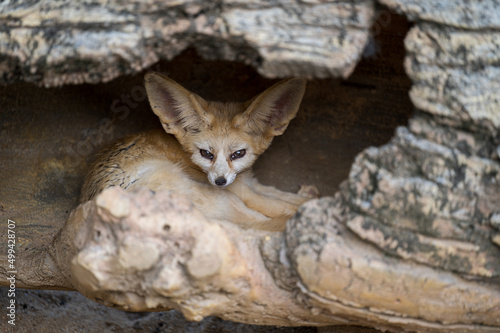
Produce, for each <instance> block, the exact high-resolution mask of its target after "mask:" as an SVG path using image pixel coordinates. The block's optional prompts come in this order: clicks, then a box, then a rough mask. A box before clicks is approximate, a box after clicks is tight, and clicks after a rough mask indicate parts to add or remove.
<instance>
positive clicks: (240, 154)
mask: <svg viewBox="0 0 500 333" xmlns="http://www.w3.org/2000/svg"><path fill="white" fill-rule="evenodd" d="M246 152H247V151H246V150H245V149H240V150H237V151H235V152H234V153H232V154H231V161H234V160H237V159H238V158H242V157H243V156H245V154H246Z"/></svg>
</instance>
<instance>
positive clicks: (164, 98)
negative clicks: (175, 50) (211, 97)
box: [144, 72, 208, 135]
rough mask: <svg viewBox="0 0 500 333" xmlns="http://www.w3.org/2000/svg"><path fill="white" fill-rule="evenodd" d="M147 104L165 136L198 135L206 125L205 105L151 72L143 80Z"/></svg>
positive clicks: (185, 90)
mask: <svg viewBox="0 0 500 333" xmlns="http://www.w3.org/2000/svg"><path fill="white" fill-rule="evenodd" d="M144 81H145V86H146V92H147V94H148V98H149V104H150V105H151V109H153V112H154V113H155V114H156V115H157V116H158V117H159V118H160V121H161V122H162V125H163V128H164V129H165V131H166V132H167V133H171V134H174V135H178V134H183V133H185V132H198V131H200V126H202V125H203V123H204V122H206V121H208V119H207V118H208V116H207V114H206V113H205V111H204V110H203V107H204V106H206V104H207V102H206V101H205V100H204V99H203V98H201V97H200V96H198V95H196V94H194V93H192V92H190V91H189V90H187V89H185V88H184V87H182V86H181V85H180V84H178V83H177V82H175V81H174V80H172V79H170V78H168V77H167V76H165V75H163V74H160V73H155V72H150V73H147V74H146V76H145V77H144Z"/></svg>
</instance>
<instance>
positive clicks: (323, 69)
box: [0, 0, 373, 86]
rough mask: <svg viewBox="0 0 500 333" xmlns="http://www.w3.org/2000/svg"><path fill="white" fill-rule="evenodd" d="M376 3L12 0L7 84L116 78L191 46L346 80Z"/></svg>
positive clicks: (5, 46) (2, 77)
mask: <svg viewBox="0 0 500 333" xmlns="http://www.w3.org/2000/svg"><path fill="white" fill-rule="evenodd" d="M372 5H373V4H372V1H366V0H365V1H363V0H357V1H334V0H328V1H299V0H294V1H288V0H275V1H270V2H269V1H262V0H252V1H239V0H217V1H201V0H190V1H173V0H169V1H163V0H148V1H127V2H120V1H102V0H91V1H85V2H78V3H76V2H72V1H62V2H54V1H50V0H42V1H33V0H24V1H20V2H18V1H15V2H13V1H5V2H3V3H1V4H0V22H1V23H0V40H2V43H1V44H0V82H3V83H9V82H13V81H19V80H24V81H29V82H35V83H38V84H41V85H44V86H61V85H64V84H80V83H98V82H107V81H110V80H112V79H114V78H116V77H118V76H120V75H125V74H134V73H137V72H140V71H142V70H143V69H145V68H147V67H149V66H151V65H153V64H155V63H156V62H158V60H160V59H167V60H170V59H172V58H173V57H174V56H176V55H178V54H179V53H181V51H183V50H184V49H186V48H187V47H189V46H194V47H195V48H196V49H197V50H198V52H199V54H200V55H202V56H203V57H204V58H206V59H225V60H232V61H241V62H245V63H247V64H250V65H252V66H253V67H255V68H256V69H257V70H258V71H259V73H260V74H261V75H263V76H265V77H269V78H275V77H286V76H304V77H308V78H328V77H339V76H342V77H346V76H348V75H349V74H350V73H351V72H352V71H353V69H354V67H355V65H356V63H357V62H358V60H359V58H360V55H361V53H362V51H363V48H364V46H365V44H366V41H367V39H368V29H369V28H370V25H371V19H372V16H373V8H372Z"/></svg>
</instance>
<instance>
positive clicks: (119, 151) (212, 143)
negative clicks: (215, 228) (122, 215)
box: [81, 73, 308, 230]
mask: <svg viewBox="0 0 500 333" xmlns="http://www.w3.org/2000/svg"><path fill="white" fill-rule="evenodd" d="M145 85H146V91H147V94H148V98H149V102H150V104H151V108H152V109H153V112H154V113H155V114H156V115H157V116H158V117H159V118H160V121H161V123H162V125H163V129H164V130H165V131H161V130H156V131H150V132H144V133H140V134H136V135H132V136H129V137H126V138H124V139H122V140H121V141H119V142H117V143H115V144H114V145H112V146H110V147H108V148H107V149H105V150H104V151H102V152H101V153H100V155H99V156H98V158H97V159H96V161H95V162H94V163H93V165H92V167H91V169H90V172H89V174H88V175H87V177H86V179H85V183H84V185H83V188H82V195H81V202H84V201H87V200H90V199H91V198H92V197H94V196H95V195H96V194H97V193H99V192H101V191H102V190H104V189H106V188H108V187H111V186H120V187H122V188H123V189H126V190H134V189H136V188H138V187H146V188H149V189H151V190H154V191H157V190H163V189H166V190H172V191H175V192H178V193H183V194H186V195H187V196H188V197H189V198H190V199H191V200H192V201H193V203H194V205H195V207H196V208H197V209H198V210H200V211H201V212H202V213H203V214H204V215H205V216H206V217H207V218H209V219H217V220H225V221H229V222H232V223H236V224H239V225H240V226H242V227H244V228H256V229H264V230H283V229H284V227H285V223H286V221H287V220H288V219H289V218H290V217H291V216H292V215H293V214H294V213H295V211H296V210H297V208H298V206H299V205H300V204H302V203H303V202H305V201H307V200H308V198H306V197H303V196H300V195H297V194H292V193H287V192H282V191H279V190H277V189H276V188H274V187H271V186H264V185H261V184H259V183H258V181H257V180H256V179H255V178H254V176H253V174H252V172H251V170H250V168H251V166H252V164H253V163H254V162H255V160H256V158H257V157H258V156H259V155H260V154H262V153H263V152H264V150H266V149H267V147H268V146H269V144H270V143H271V141H272V139H273V138H274V136H277V135H281V134H283V132H284V131H285V129H286V127H287V126H288V123H289V122H290V120H291V119H292V118H294V117H295V114H296V113H297V110H298V109H299V105H300V102H301V100H302V96H303V95H304V90H305V86H306V81H305V80H303V79H288V80H284V81H281V82H279V83H277V84H275V85H273V86H272V87H270V88H269V89H267V90H266V91H264V92H263V93H261V94H260V95H258V96H256V97H254V98H253V99H251V100H250V101H248V102H246V103H221V102H210V101H206V100H204V99H203V98H201V97H200V96H198V95H196V94H194V93H192V92H190V91H188V90H186V89H185V88H183V87H182V86H181V85H179V84H177V83H176V82H174V81H173V80H171V79H170V78H168V77H167V76H165V75H162V74H159V73H148V74H146V77H145ZM165 132H166V133H165Z"/></svg>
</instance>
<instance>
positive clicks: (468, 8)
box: [341, 0, 500, 282]
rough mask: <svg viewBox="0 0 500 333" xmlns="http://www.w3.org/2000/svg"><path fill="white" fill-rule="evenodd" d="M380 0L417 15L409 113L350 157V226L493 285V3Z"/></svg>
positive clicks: (496, 190)
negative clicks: (384, 140)
mask: <svg viewBox="0 0 500 333" xmlns="http://www.w3.org/2000/svg"><path fill="white" fill-rule="evenodd" d="M381 2H382V3H384V4H386V5H387V6H389V7H390V8H392V9H394V10H398V11H401V12H402V13H404V14H406V15H408V17H409V18H410V19H412V20H415V21H416V24H415V26H414V27H413V28H412V29H411V30H410V32H409V33H408V35H407V37H406V40H405V45H406V49H407V52H408V53H407V56H406V60H405V68H406V72H407V73H408V75H409V77H410V79H411V80H412V81H413V85H412V88H411V91H410V97H411V99H412V102H413V103H414V105H415V107H416V112H415V115H414V117H413V118H412V119H411V120H410V122H409V125H408V127H407V128H406V127H401V128H399V129H398V130H397V131H396V135H395V137H394V138H393V139H392V140H391V142H390V143H389V144H388V145H386V146H383V147H381V148H371V149H368V150H366V151H365V152H363V153H362V154H360V155H359V156H358V158H357V159H356V162H355V163H354V165H353V168H352V170H351V174H350V176H349V180H348V181H347V182H346V183H345V184H344V187H343V189H342V190H341V193H342V196H343V200H344V202H345V204H346V205H347V206H348V207H349V209H348V211H349V212H348V216H349V217H348V220H347V226H348V227H349V228H350V229H351V230H352V231H353V232H355V233H356V234H358V235H359V236H360V237H361V238H363V239H365V240H367V241H368V242H370V243H372V244H375V245H376V246H377V247H379V248H380V249H382V250H383V251H385V252H386V253H389V254H391V255H394V256H397V257H400V258H401V259H405V260H411V261H414V262H418V263H423V264H425V265H428V266H430V267H434V268H439V269H443V270H446V271H451V272H456V273H459V274H461V275H462V276H468V277H469V278H472V277H474V278H478V279H484V280H485V281H490V282H493V281H498V277H499V275H500V262H499V259H498V258H499V257H500V247H499V242H498V239H499V237H498V225H497V222H496V221H497V219H498V216H499V215H498V214H499V212H500V163H499V155H498V152H499V147H500V131H499V127H500V112H499V110H500V104H499V103H500V102H499V99H498V96H497V95H498V91H499V88H500V85H499V82H500V81H499V78H500V75H499V74H500V71H499V70H500V68H499V67H498V50H499V41H500V33H499V32H498V28H500V21H499V20H500V15H499V12H498V11H495V10H493V9H492V8H495V6H496V5H498V4H497V2H496V1H481V2H473V3H469V2H465V1H464V2H463V3H462V2H459V4H458V5H457V4H456V3H455V2H453V5H452V2H444V3H439V4H438V3H436V2H431V1H419V2H416V1H391V0H382V1H381ZM460 4H461V5H460ZM452 6H453V7H452Z"/></svg>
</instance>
